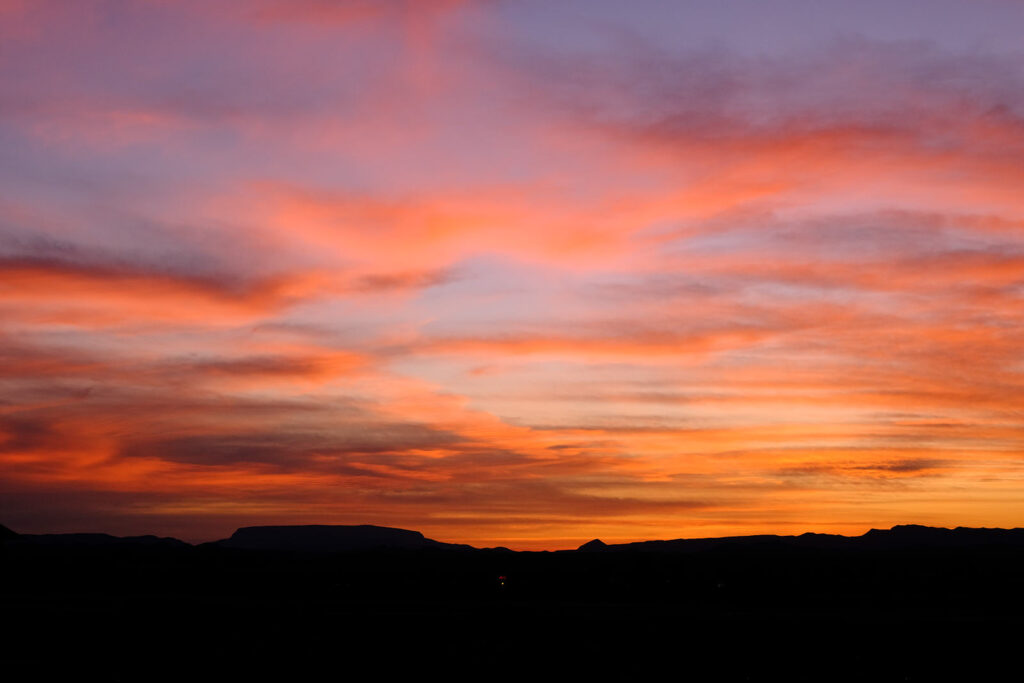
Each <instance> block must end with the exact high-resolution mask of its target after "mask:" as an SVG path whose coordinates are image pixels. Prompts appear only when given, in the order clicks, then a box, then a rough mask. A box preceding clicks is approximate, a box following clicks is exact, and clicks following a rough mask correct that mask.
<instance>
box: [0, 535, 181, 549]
mask: <svg viewBox="0 0 1024 683" xmlns="http://www.w3.org/2000/svg"><path fill="white" fill-rule="evenodd" d="M2 538H3V540H5V541H7V542H9V543H13V544H16V545H29V546H45V547H58V548H102V547H129V546H131V547H161V548H187V547H190V546H189V544H188V543H185V542H184V541H179V540H178V539H176V538H168V537H164V538H161V537H159V536H153V535H146V536H111V535H110V534H14V535H13V536H6V535H4V536H2Z"/></svg>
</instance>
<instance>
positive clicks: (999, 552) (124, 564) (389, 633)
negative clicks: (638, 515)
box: [0, 527, 1024, 681]
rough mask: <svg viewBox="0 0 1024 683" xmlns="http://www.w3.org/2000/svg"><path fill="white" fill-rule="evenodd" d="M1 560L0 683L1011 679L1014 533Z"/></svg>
mask: <svg viewBox="0 0 1024 683" xmlns="http://www.w3.org/2000/svg"><path fill="white" fill-rule="evenodd" d="M5 531H6V530H5ZM0 552H2V556H0V561H2V564H0V566H2V569H0V571H2V584H0V585H2V589H0V590H2V593H0V610H2V614H3V618H4V622H5V625H7V627H8V629H7V631H8V632H7V635H6V636H5V642H4V648H3V650H4V652H5V654H4V667H5V670H8V671H15V672H18V673H20V674H22V675H26V674H28V675H31V676H33V677H34V679H35V680H48V679H50V678H63V677H64V676H66V675H67V674H69V673H74V674H81V675H85V674H87V673H92V674H99V675H100V676H101V680H112V681H118V680H123V681H127V680H172V679H173V680H181V679H183V678H184V679H187V680H198V679H202V680H209V679H224V678H228V679H230V680H236V679H241V678H246V677H248V678H252V677H258V678H274V679H285V680H287V679H288V678H289V677H291V676H296V677H298V678H299V679H301V680H309V679H314V678H316V679H319V678H325V679H328V680H340V679H342V678H346V677H348V676H349V675H356V674H357V673H359V672H376V674H378V675H380V676H385V677H390V674H396V675H397V674H412V675H417V676H418V677H424V676H427V675H428V674H429V676H430V677H434V676H438V675H439V676H441V677H442V678H451V677H458V678H464V677H473V678H489V677H505V676H507V675H511V674H520V675H530V674H531V672H532V673H536V674H537V675H540V674H541V673H545V674H550V673H557V672H559V671H561V672H562V673H563V674H564V675H572V676H573V677H574V678H575V677H582V676H591V675H600V674H604V675H616V676H629V677H641V676H648V677H656V678H659V679H660V678H664V677H666V674H665V673H664V672H665V671H668V674H667V676H670V677H671V678H673V679H691V678H692V679H693V680H715V679H739V680H744V679H746V680H765V679H785V678H789V679H797V680H852V679H858V680H860V679H864V678H869V679H871V680H934V679H935V678H937V677H946V676H949V675H952V674H954V673H957V674H970V673H972V672H974V673H979V672H986V671H995V670H996V667H997V665H998V664H1000V663H1011V664H1013V663H1014V662H1015V661H1016V651H1017V649H1018V648H1019V642H1020V637H1021V635H1022V633H1024V630H1022V628H1021V626H1022V624H1024V618H1022V608H1024V588H1022V585H1024V584H1022V581H1024V571H1022V570H1024V530H981V529H956V530H945V529H930V528H926V527H895V528H893V529H892V530H889V531H872V532H869V533H868V534H865V535H864V536H861V537H856V538H847V537H841V536H824V535H812V534H805V535H803V536H798V537H776V536H756V537H738V538H731V539H702V540H689V541H687V540H679V541H656V542H647V543H638V544H629V545H621V546H604V545H603V544H601V543H599V542H593V543H590V544H586V545H585V546H583V547H582V548H581V549H579V550H576V551H562V552H553V553H547V552H545V553H533V552H512V551H508V550H504V549H485V550H479V549H473V548H470V547H468V546H457V545H450V544H443V543H437V542H434V541H430V540H429V539H424V538H423V537H422V536H421V535H419V534H417V533H415V532H407V531H401V530H390V529H382V528H380V527H277V528H273V527H257V528H251V529H245V530H240V531H239V532H236V534H235V535H234V536H233V537H232V538H231V539H227V540H225V541H220V542H217V543H208V544H202V545H199V546H191V545H188V544H185V543H182V542H180V541H176V540H174V539H157V538H155V537H137V538H125V539H118V538H115V537H111V536H104V535H84V534H83V535H51V536H27V535H26V536H20V535H17V534H14V533H13V532H6V533H5V539H4V541H3V543H2V551H0ZM324 672H327V673H326V675H325V674H324ZM359 675H360V678H361V677H362V674H361V673H360V674H359Z"/></svg>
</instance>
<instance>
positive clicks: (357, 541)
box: [218, 524, 470, 552]
mask: <svg viewBox="0 0 1024 683" xmlns="http://www.w3.org/2000/svg"><path fill="white" fill-rule="evenodd" d="M218 545H220V546H222V547H225V548H235V549H240V550H285V551H300V552H340V551H349V550H420V549H442V548H447V549H469V548H470V546H467V545H459V544H454V543H441V542H439V541H435V540H432V539H429V538H425V537H424V536H423V534H421V533H420V532H418V531H409V530H408V529H393V528H390V527H383V526H373V525H370V524H361V525H357V526H341V525H336V526H332V525H319V524H316V525H308V526H250V527H242V528H241V529H238V530H237V531H235V533H233V534H232V535H231V538H229V539H226V540H223V541H219V542H218Z"/></svg>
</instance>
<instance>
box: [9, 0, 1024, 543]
mask: <svg viewBox="0 0 1024 683" xmlns="http://www.w3.org/2000/svg"><path fill="white" fill-rule="evenodd" d="M1022 35H1024V2H1019V1H1017V0H928V1H927V2H924V1H920V0H856V1H854V0H774V1H771V2H765V1H763V0H729V1H728V2H723V1H721V0H690V1H685V2H684V1H679V2H670V1H668V0H663V1H653V0H648V1H637V0H631V1H629V2H626V1H624V0H622V1H615V2H612V1H610V0H609V1H601V0H558V1H557V2H553V1H550V0H477V1H474V0H465V1H458V0H406V1H401V0H249V1H245V2H243V1H240V0H239V1H230V2H229V1H226V0H181V1H172V0H136V1H129V0H121V1H113V0H110V1H99V0H63V1H59V0H53V1H49V0H13V1H12V0H0V523H2V524H5V525H6V526H9V527H11V528H12V529H14V530H16V531H20V532H25V533H44V532H62V531H105V532H109V533H114V534H119V535H127V534H141V533H155V534H159V535H173V536H177V537H179V538H182V539H185V540H189V541H205V540H213V539H216V538H223V537H225V536H228V535H230V533H231V532H232V531H233V530H234V529H235V528H236V527H238V526H245V525H256V524H310V523H322V524H360V523H370V524H380V525H385V526H398V527H404V528H410V529H416V530H419V531H422V532H423V533H424V534H426V535H427V536H429V537H431V538H436V539H438V540H443V541H454V542H466V543H471V544H473V545H478V546H487V545H507V546H509V547H512V548H518V549H540V548H552V549H553V548H565V547H574V546H575V545H578V544H579V543H581V542H583V541H587V540H589V539H591V538H594V537H601V538H602V539H604V540H605V541H607V542H614V541H633V540H643V539H650V538H679V537H699V536H720V535H734V534H749V533H801V532H804V531H819V532H832V533H848V534H853V533H856V534H860V533H863V532H864V531H866V530H867V529H869V528H871V527H888V526H891V525H893V524H900V523H920V524H930V525H938V526H956V525H966V526H1004V527H1013V526H1024V42H1022V40H1021V36H1022Z"/></svg>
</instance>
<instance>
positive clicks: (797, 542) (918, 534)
mask: <svg viewBox="0 0 1024 683" xmlns="http://www.w3.org/2000/svg"><path fill="white" fill-rule="evenodd" d="M0 542H3V543H14V544H20V545H38V546H62V547H75V546H81V547H107V546H153V547H179V548H184V547H209V546H214V547H221V548H227V549H231V550H247V551H258V550H264V551H297V552H321V553H322V552H345V551H372V550H464V551H481V550H492V551H495V550H500V551H503V552H530V551H514V550H511V551H510V550H509V549H508V548H504V547H501V548H477V547H474V546H471V545H468V544H464V543H447V542H443V541H437V540H434V539H431V538H427V537H426V536H424V535H423V533H422V532H419V531H413V530H410V529H401V528H397V527H386V526H377V525H373V524H356V525H341V524H304V525H266V526H247V527H239V528H238V529H236V530H235V532H234V533H233V534H232V535H231V536H230V537H228V538H225V539H220V540H217V541H210V542H206V543H188V542H186V541H182V540H179V539H177V538H173V537H158V536H155V535H152V534H147V535H138V536H114V535H111V534H106V533H56V534H19V533H17V532H15V531H13V530H11V529H10V528H8V527H6V526H3V525H0ZM984 546H1004V547H1006V546H1008V547H1019V548H1024V528H1019V527H1015V528H999V527H965V526H957V527H955V528H947V527H931V526H925V525H920V524H897V525H895V526H893V527H891V528H889V529H870V530H868V531H866V532H864V533H863V534H861V535H859V536H844V535H841V534H823V533H816V532H805V533H803V534H799V535H778V534H755V535H746V536H721V537H710V538H675V539H653V540H645V541H633V542H629V543H605V542H604V541H602V540H601V539H597V538H595V539H593V540H591V541H588V542H586V543H584V544H582V545H580V546H579V547H578V548H576V549H565V550H558V551H554V552H558V553H566V552H570V553H571V552H587V553H623V552H642V553H649V552H669V553H687V552H702V551H715V550H730V549H732V550H755V551H756V550H787V549H792V550H857V549H887V548H888V549H897V548H950V549H954V548H958V547H964V548H967V547H984Z"/></svg>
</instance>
